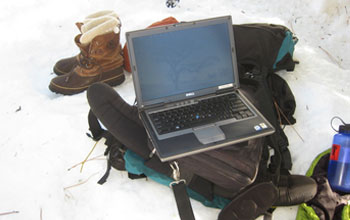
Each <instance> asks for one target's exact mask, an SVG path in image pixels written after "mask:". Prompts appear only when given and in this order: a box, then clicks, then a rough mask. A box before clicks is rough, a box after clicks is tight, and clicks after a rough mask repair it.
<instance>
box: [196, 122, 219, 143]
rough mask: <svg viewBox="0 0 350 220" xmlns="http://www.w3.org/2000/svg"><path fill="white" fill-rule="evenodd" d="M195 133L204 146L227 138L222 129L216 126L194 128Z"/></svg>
mask: <svg viewBox="0 0 350 220" xmlns="http://www.w3.org/2000/svg"><path fill="white" fill-rule="evenodd" d="M193 133H194V134H195V135H196V137H197V139H198V140H199V142H201V143H202V144H210V143H213V142H217V141H222V140H225V138H226V137H225V134H224V132H222V130H221V128H219V127H218V126H216V125H211V126H205V127H198V128H193Z"/></svg>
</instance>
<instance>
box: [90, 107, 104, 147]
mask: <svg viewBox="0 0 350 220" xmlns="http://www.w3.org/2000/svg"><path fill="white" fill-rule="evenodd" d="M88 122H89V129H90V131H91V134H92V138H93V139H94V140H96V141H97V140H100V139H101V137H103V135H104V133H105V130H104V129H102V128H101V125H100V123H99V122H98V120H97V117H96V116H95V114H94V113H93V112H92V111H91V109H90V111H89V114H88Z"/></svg>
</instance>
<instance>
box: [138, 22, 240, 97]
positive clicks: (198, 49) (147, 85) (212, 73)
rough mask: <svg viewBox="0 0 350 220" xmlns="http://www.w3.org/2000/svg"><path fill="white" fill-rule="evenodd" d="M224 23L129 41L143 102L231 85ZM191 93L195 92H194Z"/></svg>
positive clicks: (230, 57)
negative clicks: (131, 45) (131, 46)
mask: <svg viewBox="0 0 350 220" xmlns="http://www.w3.org/2000/svg"><path fill="white" fill-rule="evenodd" d="M228 28H229V26H228V25H227V23H219V24H212V25H209V26H199V27H195V26H194V27H191V28H185V29H182V30H172V31H166V32H163V33H157V34H151V35H146V36H141V37H135V38H133V39H132V43H133V50H134V51H133V52H134V59H135V65H136V68H137V72H138V78H139V83H140V89H141V96H142V100H143V101H146V102H147V101H150V100H154V99H159V98H165V97H170V96H174V95H179V94H187V95H186V96H190V95H191V94H192V93H193V92H195V91H198V90H202V89H206V88H210V87H218V86H220V85H232V84H233V83H234V79H235V77H234V67H233V63H232V60H233V58H232V49H231V43H230V35H229V30H228ZM193 94H194V93H193Z"/></svg>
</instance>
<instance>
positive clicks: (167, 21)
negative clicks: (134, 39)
mask: <svg viewBox="0 0 350 220" xmlns="http://www.w3.org/2000/svg"><path fill="white" fill-rule="evenodd" d="M175 23H179V22H178V21H177V20H176V19H175V18H174V17H168V18H165V19H163V20H161V21H157V22H155V23H153V24H151V25H150V26H148V27H147V28H152V27H158V26H162V25H167V24H175ZM123 54H124V69H125V70H126V71H128V72H129V73H131V67H130V60H129V53H128V48H127V47H126V43H125V45H124V48H123Z"/></svg>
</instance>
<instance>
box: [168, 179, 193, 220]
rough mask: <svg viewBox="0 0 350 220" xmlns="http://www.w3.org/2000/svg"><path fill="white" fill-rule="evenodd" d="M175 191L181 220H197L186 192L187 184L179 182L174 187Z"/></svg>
mask: <svg viewBox="0 0 350 220" xmlns="http://www.w3.org/2000/svg"><path fill="white" fill-rule="evenodd" d="M172 189H173V191H174V195H175V200H176V205H177V209H178V211H179V215H180V219H181V220H195V218H194V215H193V210H192V206H191V202H190V198H189V197H188V194H187V191H186V184H185V182H184V181H179V182H177V183H175V184H173V185H172Z"/></svg>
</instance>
